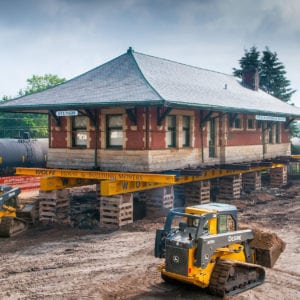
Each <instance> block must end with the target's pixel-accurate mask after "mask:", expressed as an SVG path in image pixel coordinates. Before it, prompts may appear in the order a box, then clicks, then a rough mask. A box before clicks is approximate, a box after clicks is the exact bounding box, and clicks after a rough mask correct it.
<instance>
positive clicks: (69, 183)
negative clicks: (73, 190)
mask: <svg viewBox="0 0 300 300" xmlns="http://www.w3.org/2000/svg"><path fill="white" fill-rule="evenodd" d="M93 183H95V182H94V181H93V180H90V179H80V178H61V177H41V179H40V191H43V192H47V191H53V190H61V189H65V188H70V187H75V186H81V185H89V184H93Z"/></svg>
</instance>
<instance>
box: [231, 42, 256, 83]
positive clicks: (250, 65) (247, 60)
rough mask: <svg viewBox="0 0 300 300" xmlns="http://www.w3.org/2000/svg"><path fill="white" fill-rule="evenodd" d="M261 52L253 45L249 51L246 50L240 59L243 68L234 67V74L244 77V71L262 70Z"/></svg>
mask: <svg viewBox="0 0 300 300" xmlns="http://www.w3.org/2000/svg"><path fill="white" fill-rule="evenodd" d="M259 57H260V52H259V51H258V50H257V49H256V47H254V46H253V47H251V49H250V50H249V51H248V50H247V49H245V50H244V56H243V57H242V58H241V59H240V60H239V64H240V67H241V69H236V68H233V75H234V76H237V77H239V78H242V76H243V72H244V71H255V70H258V71H259V70H260V64H261V62H260V58H259Z"/></svg>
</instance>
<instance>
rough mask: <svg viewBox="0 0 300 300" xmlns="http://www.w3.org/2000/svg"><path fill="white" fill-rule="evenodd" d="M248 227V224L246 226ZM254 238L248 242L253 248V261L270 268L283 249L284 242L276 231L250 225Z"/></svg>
mask: <svg viewBox="0 0 300 300" xmlns="http://www.w3.org/2000/svg"><path fill="white" fill-rule="evenodd" d="M247 227H248V228H249V226H247ZM250 229H252V231H253V234H254V238H253V240H252V241H251V242H250V248H251V249H253V250H254V254H255V263H256V264H259V265H261V266H264V267H267V268H272V267H273V266H274V264H275V263H276V261H277V259H278V257H279V256H280V254H281V253H282V252H283V251H284V249H285V246H286V244H285V242H284V241H283V240H282V239H281V238H279V237H278V235H277V234H276V233H273V232H269V231H265V230H262V229H260V228H257V227H251V226H250Z"/></svg>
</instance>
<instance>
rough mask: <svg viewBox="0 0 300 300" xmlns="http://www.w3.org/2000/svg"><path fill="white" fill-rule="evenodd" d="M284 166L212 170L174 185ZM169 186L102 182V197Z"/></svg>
mask: <svg viewBox="0 0 300 300" xmlns="http://www.w3.org/2000/svg"><path fill="white" fill-rule="evenodd" d="M282 166H283V164H273V165H272V167H253V168H251V169H249V170H223V169H210V170H207V171H205V172H203V174H202V175H199V176H181V177H179V178H178V179H177V180H176V182H175V183H174V184H173V185H177V184H183V183H188V182H193V181H202V180H209V179H213V178H218V177H224V176H232V175H238V174H243V173H249V172H256V171H262V170H265V169H269V168H278V167H282ZM168 185H169V184H162V183H155V182H139V181H136V182H132V181H108V180H105V181H101V195H103V196H112V195H117V194H124V193H132V192H138V191H143V190H149V189H154V188H159V187H165V186H168Z"/></svg>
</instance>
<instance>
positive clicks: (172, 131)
mask: <svg viewBox="0 0 300 300" xmlns="http://www.w3.org/2000/svg"><path fill="white" fill-rule="evenodd" d="M167 125H168V131H167V145H168V147H169V148H172V147H176V116H168V118H167Z"/></svg>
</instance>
